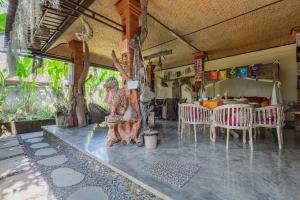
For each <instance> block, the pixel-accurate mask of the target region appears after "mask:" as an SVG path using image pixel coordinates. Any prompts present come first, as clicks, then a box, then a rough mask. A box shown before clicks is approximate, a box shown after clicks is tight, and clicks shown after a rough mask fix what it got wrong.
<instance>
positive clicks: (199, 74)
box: [194, 52, 205, 100]
mask: <svg viewBox="0 0 300 200" xmlns="http://www.w3.org/2000/svg"><path fill="white" fill-rule="evenodd" d="M204 58H205V54H204V52H198V53H195V54H194V64H195V92H196V94H197V97H196V98H199V97H198V93H199V90H200V89H202V87H203V75H204ZM197 100H198V99H197Z"/></svg>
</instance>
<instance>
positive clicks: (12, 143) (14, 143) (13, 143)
mask: <svg viewBox="0 0 300 200" xmlns="http://www.w3.org/2000/svg"><path fill="white" fill-rule="evenodd" d="M18 145H19V141H18V140H17V139H12V140H7V141H0V149H3V148H7V147H13V146H18Z"/></svg>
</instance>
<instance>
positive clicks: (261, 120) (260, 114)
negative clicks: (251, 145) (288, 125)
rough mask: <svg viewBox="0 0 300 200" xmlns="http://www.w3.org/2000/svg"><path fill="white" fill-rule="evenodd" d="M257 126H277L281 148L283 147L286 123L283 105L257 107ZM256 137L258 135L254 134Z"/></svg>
mask: <svg viewBox="0 0 300 200" xmlns="http://www.w3.org/2000/svg"><path fill="white" fill-rule="evenodd" d="M253 125H254V127H255V128H260V127H262V128H276V131H277V139H278V146H279V149H281V148H282V144H283V136H282V128H283V125H284V112H283V107H282V106H279V105H278V106H266V107H262V108H256V109H255V114H254V124H253ZM254 137H256V135H254Z"/></svg>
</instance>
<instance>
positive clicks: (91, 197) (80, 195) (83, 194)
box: [67, 186, 108, 200]
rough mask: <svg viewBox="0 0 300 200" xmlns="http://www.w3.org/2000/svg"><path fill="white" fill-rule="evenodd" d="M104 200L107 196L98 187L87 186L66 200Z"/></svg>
mask: <svg viewBox="0 0 300 200" xmlns="http://www.w3.org/2000/svg"><path fill="white" fill-rule="evenodd" d="M83 199H84V200H106V199H108V197H107V195H106V194H105V193H104V192H103V191H102V189H101V188H100V187H95V186H88V187H83V188H80V189H78V190H77V191H76V192H74V193H73V194H71V195H70V196H69V197H68V198H67V200H83Z"/></svg>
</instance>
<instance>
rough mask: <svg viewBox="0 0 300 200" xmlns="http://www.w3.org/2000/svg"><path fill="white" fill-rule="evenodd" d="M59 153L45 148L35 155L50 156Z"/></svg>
mask: <svg viewBox="0 0 300 200" xmlns="http://www.w3.org/2000/svg"><path fill="white" fill-rule="evenodd" d="M55 153H57V151H56V149H54V148H45V149H39V150H37V151H36V152H35V153H34V155H35V156H50V155H52V154H55Z"/></svg>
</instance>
